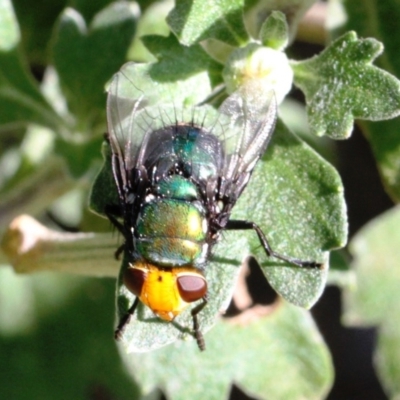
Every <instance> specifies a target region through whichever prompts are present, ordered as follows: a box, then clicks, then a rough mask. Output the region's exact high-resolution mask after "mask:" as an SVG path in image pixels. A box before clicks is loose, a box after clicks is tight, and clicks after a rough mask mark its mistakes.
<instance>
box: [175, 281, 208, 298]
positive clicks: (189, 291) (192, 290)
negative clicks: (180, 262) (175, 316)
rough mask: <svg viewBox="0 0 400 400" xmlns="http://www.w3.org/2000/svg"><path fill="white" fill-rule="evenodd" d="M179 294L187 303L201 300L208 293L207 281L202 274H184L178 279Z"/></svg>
mask: <svg viewBox="0 0 400 400" xmlns="http://www.w3.org/2000/svg"><path fill="white" fill-rule="evenodd" d="M177 282H178V289H179V294H180V295H181V297H182V299H183V300H185V301H186V302H187V303H191V302H193V301H196V300H199V299H201V298H202V297H204V296H205V295H206V293H207V282H206V280H205V278H204V277H203V276H200V275H182V276H179V277H178V279H177Z"/></svg>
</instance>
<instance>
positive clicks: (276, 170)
mask: <svg viewBox="0 0 400 400" xmlns="http://www.w3.org/2000/svg"><path fill="white" fill-rule="evenodd" d="M232 218H233V219H245V220H251V221H254V222H256V223H257V224H258V225H259V226H260V227H261V228H262V230H263V232H264V233H265V235H266V237H267V239H268V240H269V242H270V245H271V247H272V248H273V249H274V250H275V251H276V252H278V253H280V254H284V255H289V256H292V257H296V258H299V259H303V260H317V261H319V262H326V265H325V268H327V267H328V261H327V257H328V254H327V252H328V251H330V250H332V249H335V248H340V247H343V246H344V245H345V244H346V240H347V219H346V218H347V217H346V205H345V201H344V197H343V187H342V183H341V180H340V177H339V175H338V173H337V172H336V170H335V169H334V168H333V167H332V166H331V165H329V164H328V163H327V162H326V161H325V160H323V159H322V158H321V157H320V156H318V155H317V154H316V153H315V152H314V150H312V149H311V148H310V147H309V146H308V145H306V144H305V143H304V142H302V141H300V140H299V139H297V138H296V137H295V136H293V135H292V134H291V133H290V132H289V131H288V129H287V128H286V127H285V126H284V125H283V124H282V123H278V125H277V128H276V130H275V132H274V136H273V138H272V141H271V144H270V146H269V148H268V149H267V152H266V154H265V156H264V157H263V159H262V161H261V162H260V163H259V165H258V166H257V167H256V168H255V171H254V174H253V176H252V178H251V180H250V183H249V185H248V186H247V188H246V190H245V191H244V193H243V194H242V196H241V197H240V198H239V200H238V202H237V204H236V206H235V208H234V210H233V215H232ZM251 248H252V253H253V254H255V255H256V256H257V260H258V262H259V263H261V265H262V269H263V272H264V274H265V276H266V277H267V279H268V282H269V283H270V284H271V285H272V286H273V287H274V289H275V290H276V291H277V292H278V293H279V294H280V295H281V296H283V297H284V298H285V299H286V300H288V301H290V302H291V303H294V304H296V305H299V306H302V307H306V308H309V307H311V306H312V305H313V304H314V303H315V302H316V301H317V299H318V298H319V297H320V295H321V293H322V290H323V289H324V287H325V282H326V278H327V270H326V269H324V270H315V269H301V268H297V267H293V266H291V267H283V266H282V264H281V263H280V262H279V261H277V260H275V259H273V258H269V259H268V261H265V259H266V255H265V253H264V251H263V250H262V249H261V248H260V244H259V241H258V240H257V235H256V234H255V233H254V234H253V235H252V240H251ZM286 265H287V264H286Z"/></svg>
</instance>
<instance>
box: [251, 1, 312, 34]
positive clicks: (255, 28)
mask: <svg viewBox="0 0 400 400" xmlns="http://www.w3.org/2000/svg"><path fill="white" fill-rule="evenodd" d="M316 1H317V0H269V1H258V0H247V1H246V2H245V22H246V27H247V29H248V31H249V33H250V34H251V35H252V36H253V37H259V34H260V29H261V27H262V24H263V23H264V21H265V18H266V17H267V16H268V15H270V14H271V13H273V12H274V11H280V12H282V13H283V14H284V15H285V17H286V21H287V25H288V29H289V39H290V41H292V40H293V39H294V37H295V35H296V32H297V25H298V24H299V22H300V21H301V19H302V18H303V16H304V14H305V13H306V12H307V10H308V9H309V8H310V7H311V6H312V5H313V4H314V3H315V2H316Z"/></svg>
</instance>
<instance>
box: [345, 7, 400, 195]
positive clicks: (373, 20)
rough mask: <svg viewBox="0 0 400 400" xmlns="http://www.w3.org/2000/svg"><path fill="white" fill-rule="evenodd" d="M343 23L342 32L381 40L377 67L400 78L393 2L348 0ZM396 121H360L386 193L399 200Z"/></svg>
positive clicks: (399, 15) (397, 14) (398, 14)
mask: <svg viewBox="0 0 400 400" xmlns="http://www.w3.org/2000/svg"><path fill="white" fill-rule="evenodd" d="M344 6H345V7H346V12H347V16H348V17H347V23H346V25H345V26H344V27H343V30H342V31H345V30H349V29H353V30H355V31H357V32H358V33H359V34H360V35H362V36H364V37H368V36H372V37H375V38H377V39H378V40H380V41H382V43H384V45H385V52H384V54H383V56H382V57H379V59H378V60H377V65H379V66H380V67H381V68H384V69H385V70H386V71H390V72H391V73H393V74H395V75H396V76H400V53H399V51H398V50H399V46H400V36H399V35H394V34H393V32H394V31H395V29H396V21H398V20H399V19H400V7H399V6H398V3H397V1H396V0H387V1H378V0H352V1H346V2H345V3H344ZM399 124H400V119H399V118H397V119H395V120H389V121H382V122H374V123H370V122H367V121H363V123H362V125H361V128H362V129H363V131H364V132H365V133H366V137H367V139H368V140H369V142H370V143H371V147H372V150H373V152H374V155H375V158H376V161H377V163H378V167H379V169H380V172H381V175H382V178H383V180H384V184H385V186H386V189H387V191H388V193H389V194H390V195H391V196H392V198H393V199H394V200H395V201H397V202H398V201H400V135H399Z"/></svg>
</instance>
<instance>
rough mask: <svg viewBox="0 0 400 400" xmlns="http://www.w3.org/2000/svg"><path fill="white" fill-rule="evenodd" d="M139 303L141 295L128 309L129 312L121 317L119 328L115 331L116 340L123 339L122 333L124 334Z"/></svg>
mask: <svg viewBox="0 0 400 400" xmlns="http://www.w3.org/2000/svg"><path fill="white" fill-rule="evenodd" d="M138 304H139V297H136V299H135V301H134V302H133V304H132V306H131V308H130V309H129V310H128V311H127V313H126V314H125V315H124V316H123V317H122V318H121V320H120V321H119V324H118V326H117V329H116V330H115V332H114V338H115V339H116V340H121V339H122V335H123V334H124V330H125V327H126V326H127V325H128V324H129V322H130V320H131V318H132V315H133V314H134V312H135V310H136V307H137V305H138Z"/></svg>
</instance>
